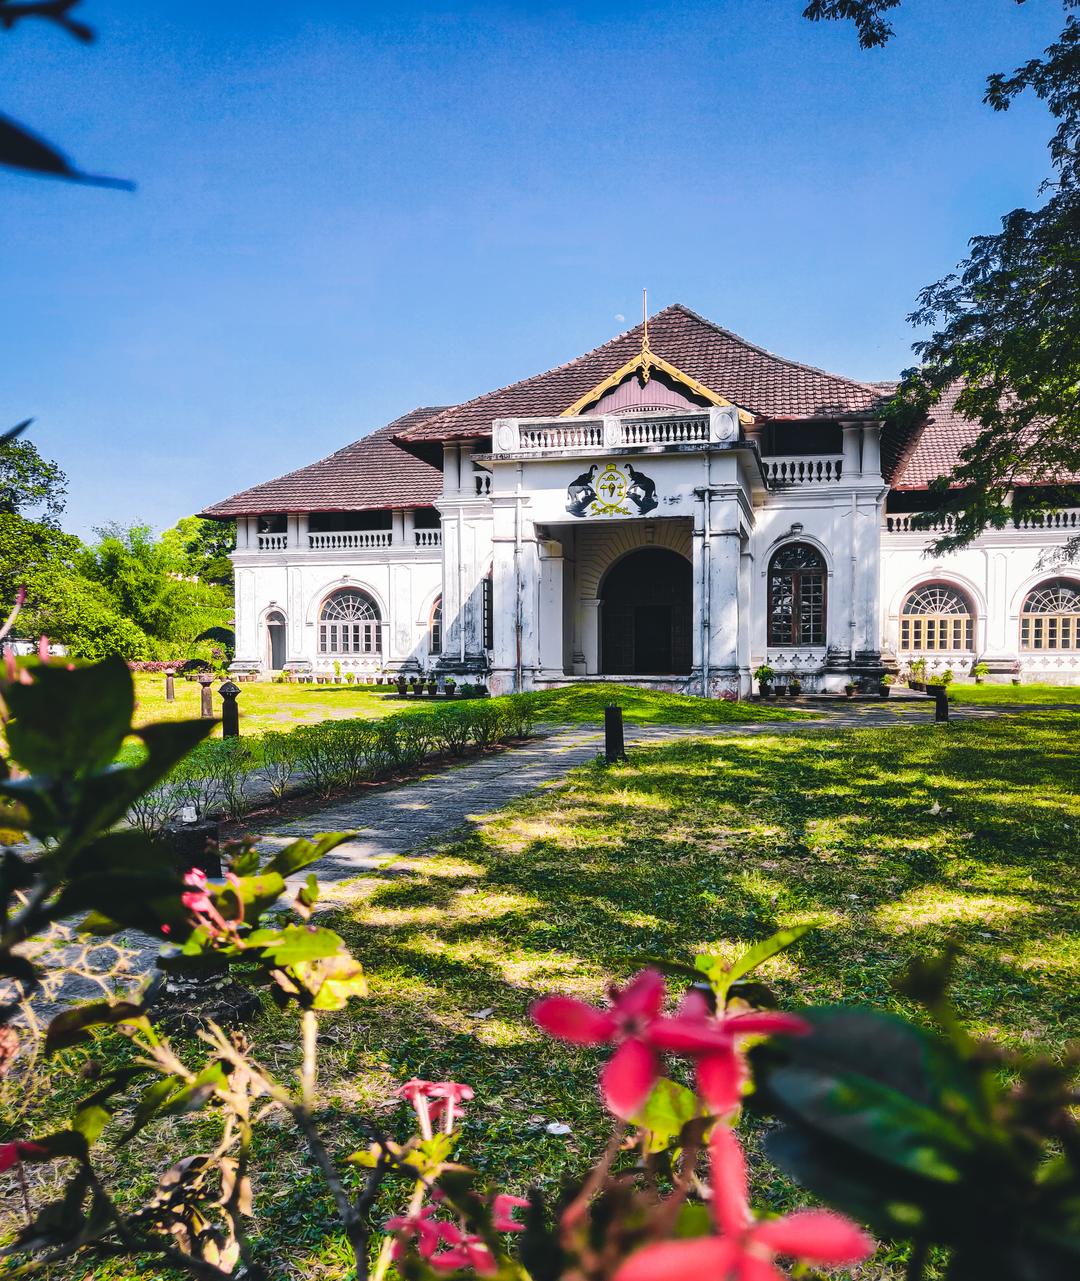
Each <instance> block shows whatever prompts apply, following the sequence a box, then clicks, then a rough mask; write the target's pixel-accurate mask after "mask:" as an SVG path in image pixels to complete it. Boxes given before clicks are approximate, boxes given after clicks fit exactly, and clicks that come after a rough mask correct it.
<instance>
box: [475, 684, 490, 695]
mask: <svg viewBox="0 0 1080 1281" xmlns="http://www.w3.org/2000/svg"><path fill="white" fill-rule="evenodd" d="M474 693H475V694H476V697H477V698H487V696H488V687H487V686H486V685H485V684H484V683H483V682H482V681H481V682H480V683H479V684H478V685H476V687H475V689H474Z"/></svg>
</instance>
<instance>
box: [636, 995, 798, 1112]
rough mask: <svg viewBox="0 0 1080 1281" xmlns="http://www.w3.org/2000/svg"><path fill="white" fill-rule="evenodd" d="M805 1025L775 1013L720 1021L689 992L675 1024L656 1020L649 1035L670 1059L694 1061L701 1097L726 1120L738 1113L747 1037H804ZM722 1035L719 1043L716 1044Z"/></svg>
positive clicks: (701, 998)
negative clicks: (743, 1040)
mask: <svg viewBox="0 0 1080 1281" xmlns="http://www.w3.org/2000/svg"><path fill="white" fill-rule="evenodd" d="M809 1031H810V1025H809V1024H808V1023H807V1022H806V1021H805V1019H800V1018H799V1017H798V1016H797V1015H795V1014H784V1013H781V1012H779V1011H776V1010H760V1011H757V1010H754V1011H751V1012H749V1013H747V1014H730V1015H729V1014H725V1015H721V1016H716V1015H714V1014H713V1013H712V1011H711V1010H710V1009H709V1006H708V1002H707V1001H706V1000H705V997H704V995H703V994H702V993H701V992H699V991H697V990H695V989H694V988H691V989H690V991H689V992H687V993H686V995H685V996H684V997H683V999H682V1001H681V1002H680V1004H679V1008H678V1010H677V1012H676V1014H675V1016H674V1018H662V1019H658V1020H657V1021H656V1023H654V1024H653V1027H652V1029H651V1033H650V1035H651V1039H652V1042H653V1044H654V1045H655V1046H656V1047H657V1048H658V1049H661V1050H667V1051H668V1052H669V1053H672V1054H686V1055H689V1056H690V1057H692V1058H693V1059H694V1065H695V1071H696V1075H697V1087H698V1094H699V1095H700V1096H701V1098H702V1099H703V1100H704V1102H705V1103H706V1104H707V1106H708V1107H709V1109H710V1110H711V1111H712V1112H714V1113H716V1114H718V1115H720V1116H723V1115H725V1114H726V1113H728V1112H730V1111H731V1110H732V1109H733V1108H735V1107H737V1106H738V1105H739V1103H740V1101H741V1099H742V1095H743V1087H744V1085H745V1083H746V1075H747V1074H746V1064H745V1062H744V1060H743V1057H742V1055H741V1054H740V1053H739V1050H738V1040H739V1038H741V1037H745V1036H772V1035H776V1034H784V1035H786V1036H804V1035H806V1034H807V1033H808V1032H809ZM718 1035H719V1039H718Z"/></svg>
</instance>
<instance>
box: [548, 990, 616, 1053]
mask: <svg viewBox="0 0 1080 1281" xmlns="http://www.w3.org/2000/svg"><path fill="white" fill-rule="evenodd" d="M529 1013H530V1014H531V1016H532V1021H533V1022H534V1023H535V1024H536V1026H537V1027H539V1028H540V1029H541V1030H542V1031H544V1032H546V1033H547V1034H548V1035H549V1036H557V1037H558V1038H559V1039H560V1040H561V1041H572V1042H573V1043H574V1044H575V1045H603V1043H604V1042H605V1041H610V1040H611V1038H612V1037H613V1036H614V1035H615V1029H616V1027H617V1026H618V1025H617V1024H616V1022H615V1018H614V1016H613V1015H612V1014H609V1013H608V1011H607V1010H598V1009H597V1008H596V1006H595V1005H586V1004H585V1002H584V1001H577V1000H575V999H574V998H573V997H572V996H545V997H542V998H541V999H540V1000H539V1001H537V1002H536V1003H535V1005H533V1007H532V1009H531V1010H530V1012H529Z"/></svg>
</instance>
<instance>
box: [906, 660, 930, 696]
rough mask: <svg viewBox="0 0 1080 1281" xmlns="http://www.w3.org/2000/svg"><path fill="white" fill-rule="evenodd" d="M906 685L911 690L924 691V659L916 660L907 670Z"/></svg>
mask: <svg viewBox="0 0 1080 1281" xmlns="http://www.w3.org/2000/svg"><path fill="white" fill-rule="evenodd" d="M908 670H909V675H908V684H909V685H910V686H911V688H912V689H924V688H925V686H926V659H925V658H917V659H915V661H914V662H913V663H912V664H911V667H910V668H909V669H908Z"/></svg>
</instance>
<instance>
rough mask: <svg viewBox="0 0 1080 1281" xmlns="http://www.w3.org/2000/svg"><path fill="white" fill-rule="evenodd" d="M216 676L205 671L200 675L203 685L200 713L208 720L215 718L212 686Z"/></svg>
mask: <svg viewBox="0 0 1080 1281" xmlns="http://www.w3.org/2000/svg"><path fill="white" fill-rule="evenodd" d="M213 683H214V678H213V677H212V676H209V675H207V674H206V673H205V672H204V673H203V674H202V675H201V676H200V677H199V684H200V685H201V686H202V710H201V711H200V713H199V715H200V716H202V717H204V718H205V719H207V720H213V718H214V699H213V695H212V694H211V692H210V686H211V685H213Z"/></svg>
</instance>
